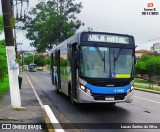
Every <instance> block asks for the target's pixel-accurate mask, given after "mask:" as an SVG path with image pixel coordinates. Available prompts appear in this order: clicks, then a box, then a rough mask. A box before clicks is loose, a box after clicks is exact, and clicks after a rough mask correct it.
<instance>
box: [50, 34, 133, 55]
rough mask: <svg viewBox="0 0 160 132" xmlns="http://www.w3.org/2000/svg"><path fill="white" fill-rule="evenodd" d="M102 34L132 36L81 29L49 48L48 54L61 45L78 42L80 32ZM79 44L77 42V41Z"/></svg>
mask: <svg viewBox="0 0 160 132" xmlns="http://www.w3.org/2000/svg"><path fill="white" fill-rule="evenodd" d="M85 33H88V34H102V35H117V36H124V37H132V38H133V36H131V35H128V34H119V33H109V32H96V31H82V32H79V33H77V34H75V35H73V36H71V37H70V38H68V39H66V40H65V41H63V42H61V43H60V44H58V45H56V46H54V47H53V48H52V49H51V50H50V55H51V53H53V52H54V51H55V50H56V49H59V48H61V47H64V46H65V45H66V44H74V43H76V42H80V38H81V35H82V34H85ZM78 44H79V43H78Z"/></svg>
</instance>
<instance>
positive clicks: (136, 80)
mask: <svg viewBox="0 0 160 132" xmlns="http://www.w3.org/2000/svg"><path fill="white" fill-rule="evenodd" d="M134 81H135V82H137V83H149V82H148V80H145V79H141V78H135V79H134ZM152 83H153V84H156V82H154V81H152Z"/></svg>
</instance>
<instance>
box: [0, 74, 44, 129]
mask: <svg viewBox="0 0 160 132" xmlns="http://www.w3.org/2000/svg"><path fill="white" fill-rule="evenodd" d="M21 76H22V78H23V79H22V89H21V90H20V94H21V103H22V107H24V109H14V108H12V107H11V100H10V92H7V93H6V94H5V95H4V96H3V97H2V98H0V123H21V124H23V123H33V124H34V123H43V124H44V120H43V111H42V108H41V106H40V105H39V103H38V101H37V99H36V97H35V95H34V92H33V89H32V87H31V85H30V83H29V81H28V78H27V76H26V74H25V72H21ZM0 125H2V124H0ZM0 128H1V126H0ZM0 131H2V130H0ZM13 131H14V132H15V131H20V130H18V129H17V130H13ZM21 131H23V130H21ZM27 131H28V130H27ZM35 131H37V130H35ZM38 131H43V132H44V131H45V130H38Z"/></svg>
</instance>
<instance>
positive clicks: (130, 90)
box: [127, 86, 134, 95]
mask: <svg viewBox="0 0 160 132" xmlns="http://www.w3.org/2000/svg"><path fill="white" fill-rule="evenodd" d="M133 89H134V87H133V86H132V87H131V88H130V89H128V91H127V95H128V94H129V93H130V92H132V90H133Z"/></svg>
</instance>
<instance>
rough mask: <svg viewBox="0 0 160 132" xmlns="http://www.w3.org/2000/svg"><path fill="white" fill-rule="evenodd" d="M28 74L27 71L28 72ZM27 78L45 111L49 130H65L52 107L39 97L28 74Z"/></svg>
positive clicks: (62, 131) (55, 131)
mask: <svg viewBox="0 0 160 132" xmlns="http://www.w3.org/2000/svg"><path fill="white" fill-rule="evenodd" d="M26 75H27V73H26ZM27 78H28V80H29V83H30V85H31V87H32V89H33V92H34V94H35V96H36V98H37V100H38V102H39V105H40V106H41V108H42V110H43V111H44V114H43V118H44V121H45V123H46V126H47V130H48V131H49V132H64V130H63V128H62V127H61V125H60V123H59V122H58V120H57V118H56V117H55V115H54V113H53V112H52V110H51V108H50V107H49V106H48V105H43V103H42V101H41V99H40V98H39V96H38V94H37V92H36V90H35V88H34V86H33V85H32V82H31V80H30V78H29V76H28V75H27Z"/></svg>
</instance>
